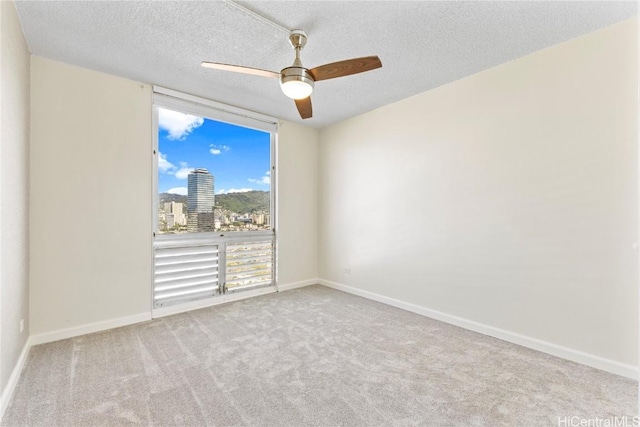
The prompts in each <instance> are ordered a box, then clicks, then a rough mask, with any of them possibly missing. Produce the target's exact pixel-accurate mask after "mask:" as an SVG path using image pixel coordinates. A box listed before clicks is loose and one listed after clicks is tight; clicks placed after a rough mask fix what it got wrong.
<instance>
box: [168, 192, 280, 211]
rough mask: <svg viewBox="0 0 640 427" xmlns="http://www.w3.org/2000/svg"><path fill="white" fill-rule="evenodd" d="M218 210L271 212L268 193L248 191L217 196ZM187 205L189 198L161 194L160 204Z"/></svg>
mask: <svg viewBox="0 0 640 427" xmlns="http://www.w3.org/2000/svg"><path fill="white" fill-rule="evenodd" d="M215 201H216V209H226V210H229V211H232V212H235V213H238V214H245V213H252V212H257V211H264V212H269V192H268V191H247V192H245V193H229V194H216V197H215ZM169 202H176V203H184V204H185V205H186V204H187V196H181V195H179V194H169V193H160V203H169Z"/></svg>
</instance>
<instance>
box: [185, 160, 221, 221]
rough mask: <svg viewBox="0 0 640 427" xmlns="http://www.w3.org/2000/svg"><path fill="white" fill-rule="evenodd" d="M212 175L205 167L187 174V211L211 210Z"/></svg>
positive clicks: (206, 211) (200, 211) (212, 204)
mask: <svg viewBox="0 0 640 427" xmlns="http://www.w3.org/2000/svg"><path fill="white" fill-rule="evenodd" d="M213 189H214V185H213V175H211V174H210V173H209V171H208V170H206V169H195V170H193V171H192V172H191V173H189V175H188V185H187V191H188V192H187V212H188V213H211V212H213V206H214V204H215V203H214V198H213Z"/></svg>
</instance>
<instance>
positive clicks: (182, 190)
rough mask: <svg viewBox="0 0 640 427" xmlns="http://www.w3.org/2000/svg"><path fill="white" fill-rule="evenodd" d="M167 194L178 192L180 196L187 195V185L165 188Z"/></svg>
mask: <svg viewBox="0 0 640 427" xmlns="http://www.w3.org/2000/svg"><path fill="white" fill-rule="evenodd" d="M167 193H169V194H179V195H181V196H186V195H187V187H175V188H170V189H168V190H167Z"/></svg>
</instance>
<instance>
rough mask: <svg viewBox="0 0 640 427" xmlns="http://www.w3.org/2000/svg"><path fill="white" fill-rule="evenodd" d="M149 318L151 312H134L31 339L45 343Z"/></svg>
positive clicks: (32, 343) (31, 339) (34, 343)
mask: <svg viewBox="0 0 640 427" xmlns="http://www.w3.org/2000/svg"><path fill="white" fill-rule="evenodd" d="M147 320H151V313H140V314H134V315H132V316H125V317H119V318H117V319H110V320H104V321H102V322H95V323H88V324H86V325H82V326H76V327H73V328H66V329H58V330H56V331H51V332H45V333H42V334H36V335H31V337H30V338H29V340H30V341H31V345H38V344H44V343H48V342H53V341H59V340H64V339H67V338H73V337H77V336H80V335H85V334H91V333H94V332H101V331H106V330H107V329H113V328H119V327H122V326H128V325H133V324H134V323H140V322H146V321H147Z"/></svg>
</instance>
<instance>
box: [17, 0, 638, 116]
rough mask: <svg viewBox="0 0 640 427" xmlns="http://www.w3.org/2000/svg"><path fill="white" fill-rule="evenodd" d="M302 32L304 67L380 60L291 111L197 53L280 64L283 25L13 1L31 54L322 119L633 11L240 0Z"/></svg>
mask: <svg viewBox="0 0 640 427" xmlns="http://www.w3.org/2000/svg"><path fill="white" fill-rule="evenodd" d="M238 3H239V4H241V5H242V6H244V7H246V8H248V9H250V10H253V11H255V12H257V13H259V14H261V15H263V16H265V17H268V18H269V19H271V20H273V21H275V22H276V23H278V24H280V25H282V26H284V27H286V28H291V29H293V28H300V29H303V30H305V31H306V32H307V33H308V34H309V41H308V43H307V46H306V47H305V49H304V50H303V51H302V62H303V64H304V65H305V66H306V67H308V68H312V67H315V66H317V65H321V64H324V63H328V62H334V61H339V60H343V59H348V58H352V57H359V56H368V55H378V56H379V57H380V59H381V60H382V64H383V67H382V68H381V69H378V70H374V71H370V72H367V73H364V74H360V75H356V76H349V77H344V78H340V79H335V80H329V81H322V82H318V83H317V84H316V89H315V91H314V93H313V95H312V99H313V107H314V108H313V110H314V117H313V118H312V119H308V120H305V121H302V120H301V119H300V118H299V116H298V113H297V110H296V108H295V105H294V103H293V102H292V101H291V100H290V99H288V98H286V97H285V96H284V95H283V94H282V92H281V91H280V87H279V84H278V81H277V80H275V79H268V78H264V77H257V76H251V75H243V74H235V73H229V72H224V71H218V70H210V69H204V68H202V67H201V66H200V62H201V61H203V60H208V61H215V62H224V63H231V64H240V65H247V66H250V67H256V68H264V69H269V70H274V71H280V69H281V68H283V67H285V66H288V65H290V64H291V63H292V61H293V56H294V55H293V50H292V49H291V47H290V45H289V43H288V40H287V34H286V33H285V32H283V31H281V30H278V29H277V28H276V27H274V26H272V25H269V24H268V23H266V22H263V21H261V20H259V19H256V18H255V17H252V16H250V15H248V14H246V13H243V12H242V11H241V10H239V9H237V8H235V7H233V6H232V5H229V4H228V3H225V2H222V1H204V2H193V1H122V2H116V1H106V2H101V1H44V2H40V1H38V2H32V1H17V2H16V6H17V9H18V13H19V15H20V19H21V21H22V25H23V29H24V32H25V36H26V39H27V43H28V44H29V47H30V49H31V52H32V53H33V54H35V55H39V56H43V57H46V58H51V59H55V60H59V61H62V62H66V63H70V64H74V65H78V66H81V67H86V68H90V69H94V70H99V71H103V72H106V73H109V74H114V75H118V76H122V77H127V78H130V79H134V80H138V81H142V82H146V83H152V84H157V85H161V86H164V87H168V88H171V89H176V90H180V91H183V92H186V93H190V94H194V95H199V96H203V97H206V98H209V99H213V100H216V101H220V102H224V103H227V104H231V105H235V106H239V107H244V108H247V109H249V110H254V111H258V112H261V113H265V114H269V115H272V116H275V117H279V118H282V119H286V120H290V121H295V122H300V123H304V124H306V125H309V126H312V127H316V128H322V127H325V126H327V125H330V124H332V123H335V122H338V121H341V120H344V119H346V118H349V117H353V116H355V115H358V114H361V113H364V112H366V111H370V110H373V109H375V108H378V107H380V106H383V105H386V104H389V103H391V102H394V101H398V100H400V99H403V98H406V97H409V96H411V95H415V94H418V93H420V92H424V91H426V90H428V89H431V88H434V87H437V86H440V85H443V84H445V83H448V82H451V81H454V80H457V79H459V78H462V77H465V76H468V75H471V74H474V73H477V72H479V71H482V70H485V69H487V68H490V67H493V66H495V65H498V64H501V63H504V62H507V61H510V60H513V59H515V58H518V57H521V56H523V55H526V54H529V53H532V52H535V51H537V50H540V49H543V48H545V47H548V46H551V45H554V44H557V43H560V42H562V41H565V40H569V39H571V38H575V37H577V36H580V35H582V34H586V33H588V32H592V31H595V30H597V29H599V28H602V27H605V26H608V25H611V24H614V23H616V22H620V21H623V20H625V19H627V18H630V17H632V16H634V15H637V13H638V7H637V4H636V2H608V1H604V2H559V1H556V2H539V1H533V2H529V1H518V2H457V1H455V2H421V1H411V2H400V1H373V2H368V1H297V2H291V1H289V2H281V1H273V2H272V1H242V2H238Z"/></svg>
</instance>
